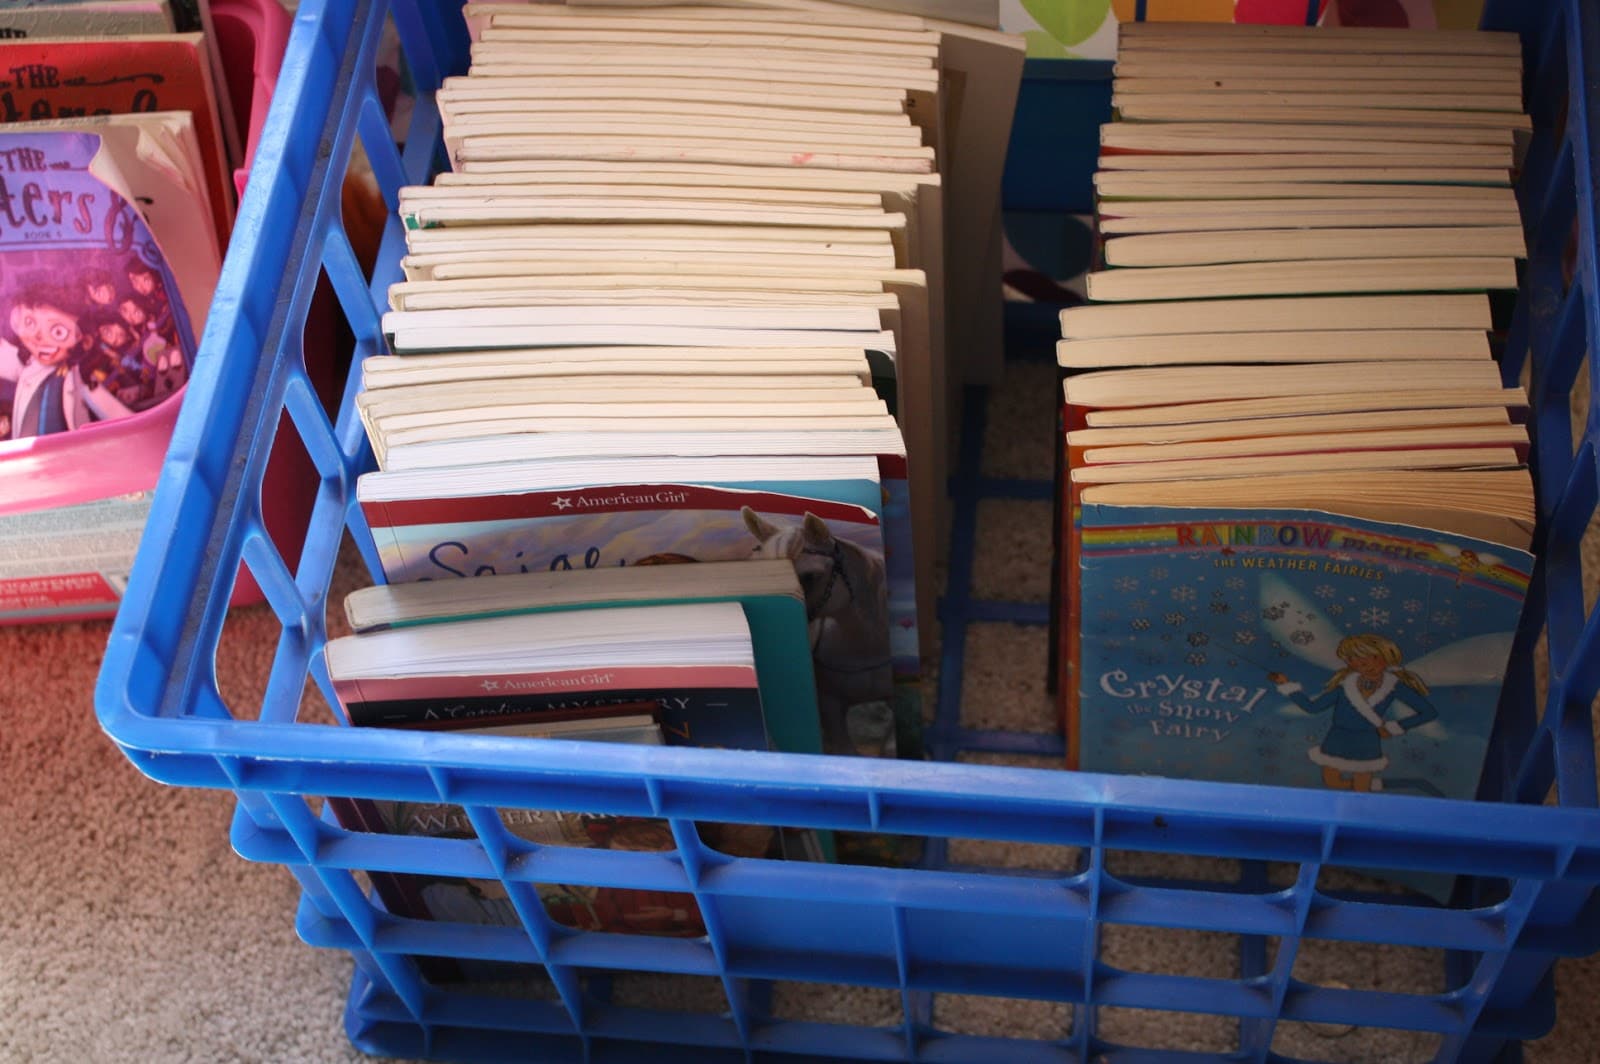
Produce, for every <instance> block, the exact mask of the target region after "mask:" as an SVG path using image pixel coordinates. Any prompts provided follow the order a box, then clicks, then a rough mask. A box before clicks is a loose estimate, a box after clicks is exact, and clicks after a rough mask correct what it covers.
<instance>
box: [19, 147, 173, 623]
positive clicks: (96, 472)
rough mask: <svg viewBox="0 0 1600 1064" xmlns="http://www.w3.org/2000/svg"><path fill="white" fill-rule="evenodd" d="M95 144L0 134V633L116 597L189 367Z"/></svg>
mask: <svg viewBox="0 0 1600 1064" xmlns="http://www.w3.org/2000/svg"><path fill="white" fill-rule="evenodd" d="M101 147H102V145H101V138H100V137H99V136H98V135H96V134H94V133H83V132H69V131H61V130H56V131H48V132H39V133H29V134H23V133H6V134H0V621H4V620H12V619H17V618H20V617H30V618H32V617H49V616H77V615H80V614H82V613H91V612H94V611H95V610H96V609H99V608H103V607H104V606H106V605H108V604H114V603H115V602H116V601H117V600H118V599H119V598H120V596H121V591H122V586H123V581H125V580H126V576H127V568H128V565H129V564H130V563H131V558H132V553H133V549H134V547H135V546H136V545H137V542H138V539H139V536H140V534H141V532H142V530H143V524H144V518H145V516H146V514H147V513H148V512H149V506H150V492H151V489H153V488H154V487H155V480H156V475H157V473H158V471H159V469H160V465H161V459H162V457H163V455H164V454H165V452H166V447H167V441H168V439H169V438H170V436H171V433H172V425H173V421H174V419H175V417H176V416H177V409H178V402H179V397H180V396H181V395H182V392H183V388H184V385H185V383H186V382H187V380H188V375H189V367H190V366H191V365H192V363H193V359H194V352H195V338H194V334H193V330H192V329H191V327H190V322H189V319H188V316H187V315H186V314H185V312H184V308H183V301H182V299H181V298H179V296H178V288H177V284H176V282H175V281H174V279H173V275H172V273H171V271H170V270H169V269H168V268H167V264H166V261H165V259H164V258H163V256H162V253H161V249H160V247H159V246H158V245H157V243H156V240H155V238H154V237H153V236H152V234H151V233H150V230H149V228H148V227H147V226H146V224H145V222H144V219H143V218H142V217H141V215H140V213H139V212H138V211H137V210H135V209H134V208H133V207H132V206H131V205H130V204H129V203H128V201H127V200H126V199H125V198H124V197H123V196H122V194H121V193H120V192H119V191H118V190H116V189H114V188H113V187H112V186H111V185H110V184H108V183H107V182H106V181H105V180H102V178H101V177H100V176H98V173H97V172H96V171H95V170H94V169H91V167H92V164H94V163H95V162H96V158H97V156H98V155H99V153H100V151H101Z"/></svg>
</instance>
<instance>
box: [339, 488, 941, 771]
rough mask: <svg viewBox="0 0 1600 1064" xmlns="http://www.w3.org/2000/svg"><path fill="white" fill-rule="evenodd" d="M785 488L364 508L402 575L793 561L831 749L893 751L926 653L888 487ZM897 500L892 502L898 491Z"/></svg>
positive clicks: (576, 494) (392, 576) (640, 491)
mask: <svg viewBox="0 0 1600 1064" xmlns="http://www.w3.org/2000/svg"><path fill="white" fill-rule="evenodd" d="M903 483H904V482H903V480H902V481H901V485H902V486H903ZM783 487H784V485H722V486H705V485H665V484H651V485H633V486H616V487H604V488H587V489H586V488H576V489H570V490H561V491H550V492H530V493H526V494H521V495H502V496H480V497H473V498H451V499H423V500H415V501H409V502H389V503H365V504H363V512H364V514H365V515H366V518H367V521H368V523H369V525H370V526H371V528H372V530H373V535H374V539H375V541H376V543H377V546H378V553H379V557H380V559H381V561H382V563H383V568H384V574H385V576H386V577H387V579H388V580H390V581H391V582H407V581H412V580H424V579H449V578H462V577H473V576H483V575H489V574H493V573H502V572H504V573H511V572H541V571H563V570H574V569H594V568H600V567H605V566H616V565H661V564H679V563H685V562H704V561H734V560H742V559H753V558H787V559H789V560H791V561H792V562H793V563H794V566H795V571H796V575H797V576H798V577H799V580H800V585H801V588H802V590H803V592H804V594H805V605H806V618H807V622H808V636H809V639H810V644H811V648H812V659H813V667H814V672H815V677H816V686H817V698H818V703H819V711H820V713H821V717H822V725H823V737H824V744H825V746H826V747H827V748H828V749H830V750H834V751H841V752H842V751H845V750H851V751H854V752H863V753H865V752H874V753H880V754H882V753H890V752H892V751H893V750H894V749H895V743H896V741H897V734H896V732H897V728H896V724H897V721H898V720H899V719H900V718H901V717H903V716H904V715H905V714H904V711H903V710H900V709H899V706H898V702H900V701H903V700H904V699H905V697H908V689H910V688H911V687H913V686H914V684H912V683H901V684H897V683H896V682H895V681H896V678H897V675H898V676H900V677H902V678H914V677H915V676H916V675H917V672H918V668H919V658H918V648H917V633H916V604H915V588H914V587H907V586H900V587H893V588H891V584H892V583H893V582H894V581H895V580H896V579H899V580H902V581H903V580H905V579H906V578H907V577H909V575H910V574H909V572H902V571H901V570H902V567H901V566H895V567H894V568H891V565H890V562H889V560H888V559H886V558H885V537H884V531H883V525H882V524H881V523H880V520H879V513H880V511H881V510H882V509H883V508H884V507H885V500H884V493H885V488H883V487H880V486H879V485H878V484H873V483H869V482H854V481H851V482H840V483H837V484H827V483H824V482H807V483H805V485H804V490H806V491H807V492H809V493H810V494H809V495H807V496H802V495H798V494H794V493H793V492H785V491H782V490H776V489H781V488H783ZM793 487H799V485H794V486H793ZM889 496H890V504H891V505H893V504H895V502H896V500H895V498H894V489H893V488H890V489H889ZM901 524H902V525H903V524H904V522H901ZM897 553H898V552H897ZM906 561H907V562H909V558H907V559H906ZM897 688H898V690H897Z"/></svg>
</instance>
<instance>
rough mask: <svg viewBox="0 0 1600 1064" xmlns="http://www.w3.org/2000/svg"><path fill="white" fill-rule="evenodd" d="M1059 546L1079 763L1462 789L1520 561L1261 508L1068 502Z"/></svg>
mask: <svg viewBox="0 0 1600 1064" xmlns="http://www.w3.org/2000/svg"><path fill="white" fill-rule="evenodd" d="M1078 535H1079V550H1078V556H1079V563H1078V577H1079V581H1080V615H1081V616H1080V628H1081V651H1080V653H1081V657H1080V661H1079V692H1078V693H1079V737H1080V743H1081V748H1080V762H1079V763H1080V766H1081V767H1082V768H1083V769H1085V770H1087V771H1095V772H1116V773H1132V774H1140V775H1157V776H1173V777H1180V778H1185V779H1203V780H1214V781H1222V782H1233V783H1264V784H1274V785H1280V786H1293V787H1319V788H1326V789H1329V790H1335V791H1348V792H1362V793H1376V792H1383V793H1388V794H1411V795H1426V796H1432V797H1448V798H1457V799H1471V798H1472V797H1473V796H1474V795H1475V794H1476V792H1477V787H1478V778H1479V774H1480V773H1481V772H1482V769H1483V764H1484V757H1485V754H1486V751H1487V749H1488V744H1489V736H1490V732H1491V731H1492V729H1493V727H1494V722H1495V713H1496V708H1497V706H1498V704H1499V699H1500V691H1501V686H1502V683H1503V681H1504V678H1505V670H1506V663H1507V660H1508V658H1509V655H1510V652H1511V643H1512V638H1513V635H1514V633H1515V631H1516V627H1517V620H1518V617H1519V616H1520V614H1521V611H1522V606H1523V600H1524V597H1525V596H1526V593H1527V589H1528V581H1529V576H1530V573H1531V572H1532V568H1533V557H1532V555H1531V554H1529V553H1528V552H1527V551H1526V550H1524V549H1521V548H1520V547H1517V546H1513V545H1511V544H1508V543H1505V542H1499V541H1490V540H1484V539H1480V538H1477V537H1474V536H1468V535H1462V534H1459V533H1453V532H1444V531H1436V530H1429V529H1424V528H1420V527H1416V526H1409V525H1403V524H1397V523H1393V522H1386V521H1374V520H1361V519H1358V518H1353V517H1346V516H1338V515H1334V514H1329V513H1326V512H1318V511H1311V510H1289V509H1268V508H1256V509H1243V510H1240V509H1233V510H1222V509H1210V508H1204V507H1201V508H1187V507H1185V508H1174V507H1148V506H1108V505H1093V504H1085V505H1084V506H1083V507H1082V511H1081V517H1080V521H1079V527H1078ZM1403 878H1405V879H1406V880H1407V881H1409V882H1411V883H1412V885H1413V886H1416V887H1417V888H1418V889H1422V890H1425V891H1428V892H1430V893H1434V892H1443V891H1444V890H1446V889H1447V887H1448V884H1443V883H1436V882H1434V880H1433V879H1432V878H1430V877H1417V878H1413V877H1409V876H1407V877H1403Z"/></svg>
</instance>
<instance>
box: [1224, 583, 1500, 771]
mask: <svg viewBox="0 0 1600 1064" xmlns="http://www.w3.org/2000/svg"><path fill="white" fill-rule="evenodd" d="M1260 595H1261V602H1262V604H1263V610H1262V628H1263V629H1264V630H1265V631H1266V633H1267V634H1268V636H1269V637H1271V638H1272V639H1273V640H1274V644H1273V645H1274V646H1275V647H1279V648H1281V654H1282V656H1284V657H1289V656H1293V657H1297V658H1300V659H1301V660H1303V661H1306V662H1309V663H1311V664H1313V665H1317V666H1319V667H1321V668H1323V669H1326V670H1329V671H1331V673H1332V675H1331V677H1330V678H1329V679H1328V680H1327V682H1326V683H1325V684H1324V685H1323V686H1322V688H1321V690H1320V691H1318V692H1317V693H1316V694H1315V695H1308V694H1307V693H1306V692H1305V690H1304V689H1303V687H1302V686H1301V685H1300V684H1299V683H1297V682H1295V681H1294V680H1293V679H1292V678H1291V677H1289V676H1288V675H1287V674H1285V673H1284V672H1282V671H1281V668H1282V667H1281V666H1271V665H1265V666H1264V668H1265V671H1267V678H1268V679H1269V680H1270V681H1271V682H1273V683H1274V684H1276V685H1277V687H1278V693H1279V694H1281V695H1283V696H1284V697H1285V698H1287V699H1288V700H1289V701H1290V702H1291V703H1292V704H1293V706H1294V707H1295V708H1296V709H1298V710H1300V711H1302V712H1306V713H1313V714H1320V713H1330V712H1331V714H1332V716H1331V718H1330V720H1329V726H1328V731H1327V733H1326V735H1325V736H1324V738H1323V740H1322V742H1321V743H1319V744H1318V745H1316V746H1314V747H1312V748H1311V749H1310V750H1309V751H1307V755H1308V756H1309V757H1310V759H1311V761H1312V762H1313V763H1315V764H1317V765H1318V766H1320V767H1321V769H1322V781H1323V783H1324V785H1326V786H1328V787H1330V788H1334V789H1338V790H1354V791H1379V790H1385V791H1397V790H1404V791H1409V792H1411V793H1414V794H1427V795H1434V796H1438V795H1440V794H1441V793H1442V792H1441V790H1440V788H1439V786H1438V785H1437V784H1435V783H1434V782H1432V781H1430V780H1427V779H1423V778H1420V777H1417V778H1390V779H1388V780H1384V779H1383V778H1382V777H1381V775H1380V774H1381V773H1383V772H1384V770H1385V769H1387V768H1388V766H1389V757H1388V755H1387V753H1386V752H1385V750H1384V747H1385V745H1386V744H1389V743H1392V742H1393V741H1394V740H1397V739H1400V738H1402V737H1403V736H1407V735H1411V734H1413V733H1417V734H1419V735H1420V736H1423V737H1426V738H1429V739H1433V740H1437V741H1441V742H1452V741H1455V739H1454V737H1455V735H1456V733H1458V732H1459V733H1462V734H1463V735H1464V734H1465V732H1466V731H1472V730H1475V728H1476V724H1475V723H1473V722H1471V721H1469V720H1467V719H1461V720H1456V721H1453V722H1452V721H1451V720H1450V718H1449V716H1448V714H1441V713H1440V711H1439V709H1438V707H1437V706H1435V705H1434V700H1435V699H1436V698H1438V697H1439V695H1438V694H1437V693H1436V692H1437V690H1438V689H1439V688H1471V687H1494V688H1498V687H1499V686H1500V684H1501V682H1502V680H1503V678H1504V675H1505V665H1506V660H1507V658H1508V657H1509V656H1510V653H1511V640H1512V636H1513V634H1514V633H1512V632H1510V631H1504V632H1488V633H1484V634H1481V635H1474V636H1468V637H1466V638H1463V639H1459V640H1456V641H1455V642H1452V643H1448V644H1446V645H1444V646H1439V647H1437V648H1435V649H1433V650H1430V651H1429V653H1427V654H1425V655H1423V656H1422V657H1420V658H1417V659H1415V660H1413V661H1410V662H1406V660H1405V654H1404V652H1403V651H1402V650H1401V647H1400V644H1399V643H1398V642H1397V641H1396V639H1395V638H1391V637H1390V636H1386V635H1382V634H1379V633H1376V632H1373V631H1370V630H1369V631H1366V632H1363V633H1360V634H1357V635H1349V636H1347V635H1346V634H1345V633H1344V632H1342V631H1340V630H1339V628H1338V627H1337V626H1336V625H1335V624H1333V623H1332V621H1331V620H1330V619H1329V617H1328V614H1327V612H1326V611H1324V610H1323V609H1321V608H1320V607H1319V606H1317V605H1316V604H1314V603H1312V602H1310V601H1308V600H1307V599H1306V598H1304V597H1303V596H1302V595H1300V593H1299V592H1297V591H1295V590H1294V588H1292V587H1290V586H1289V584H1288V583H1287V582H1286V581H1284V580H1282V579H1281V578H1278V577H1276V576H1267V577H1263V578H1262V581H1261V590H1260ZM1416 605H1417V607H1418V609H1419V610H1420V609H1421V603H1420V602H1419V603H1417V604H1416ZM1380 612H1381V611H1380ZM1372 619H1373V620H1377V619H1378V618H1377V616H1376V614H1374V615H1373V616H1372ZM1369 623H1370V622H1369ZM1380 623H1381V622H1380ZM1436 623H1438V624H1441V625H1442V624H1446V623H1451V622H1449V621H1447V620H1444V619H1441V620H1439V621H1438V622H1436ZM1397 634H1398V633H1397ZM1235 653H1236V656H1237V657H1240V658H1243V659H1244V660H1249V661H1252V663H1254V664H1257V665H1258V666H1262V665H1263V663H1261V662H1256V661H1254V659H1251V658H1246V657H1245V655H1243V654H1238V653H1237V652H1235ZM1444 704H1445V707H1446V709H1449V703H1448V702H1445V703H1444ZM1286 708H1287V707H1286ZM1289 712H1293V710H1290V711H1289ZM1447 724H1448V725H1449V727H1448V728H1447V727H1446V725H1447ZM1419 729H1422V730H1421V731H1420V732H1419Z"/></svg>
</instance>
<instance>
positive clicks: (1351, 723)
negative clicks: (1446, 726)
mask: <svg viewBox="0 0 1600 1064" xmlns="http://www.w3.org/2000/svg"><path fill="white" fill-rule="evenodd" d="M1335 653H1336V654H1337V655H1338V657H1339V660H1340V661H1342V662H1343V663H1344V667H1343V668H1342V669H1340V670H1339V671H1338V672H1336V673H1334V674H1333V676H1332V677H1331V678H1330V679H1329V680H1328V682H1327V684H1325V685H1324V686H1323V688H1322V690H1321V691H1320V692H1318V693H1317V695H1316V696H1315V697H1311V696H1309V695H1307V694H1306V693H1305V689H1304V688H1302V687H1301V686H1300V685H1299V684H1298V683H1295V682H1294V681H1292V680H1290V679H1289V677H1287V676H1285V675H1284V674H1283V673H1281V672H1274V673H1269V674H1268V676H1267V678H1268V679H1269V680H1271V681H1272V682H1273V683H1275V684H1277V685H1278V693H1279V694H1281V695H1283V696H1284V697H1285V698H1287V699H1289V700H1290V701H1292V702H1293V703H1294V704H1295V705H1296V706H1298V707H1300V709H1302V710H1304V711H1305V712H1307V713H1326V712H1328V711H1329V710H1332V712H1333V717H1332V719H1331V720H1330V721H1329V725H1328V732H1327V734H1326V735H1325V736H1324V737H1323V739H1322V742H1321V743H1320V744H1319V745H1317V746H1314V747H1312V748H1311V749H1310V751H1308V756H1309V757H1310V758H1311V760H1312V761H1313V762H1314V763H1316V764H1317V765H1320V766H1321V767H1322V782H1323V784H1324V785H1325V786H1327V787H1331V788H1333V789H1335V790H1345V791H1350V790H1354V791H1375V790H1382V789H1383V781H1382V780H1381V779H1380V778H1379V776H1378V773H1380V772H1382V771H1383V770H1384V769H1385V768H1387V767H1388V766H1389V758H1388V756H1387V755H1386V754H1384V752H1383V742H1384V740H1385V739H1393V738H1395V737H1396V736H1400V735H1404V734H1405V733H1406V732H1408V731H1411V730H1412V729H1414V728H1420V727H1422V726H1423V725H1424V724H1427V723H1428V722H1429V721H1432V720H1435V719H1437V718H1438V716H1439V711H1438V710H1437V709H1435V708H1434V706H1433V703H1432V702H1430V701H1429V700H1428V685H1427V684H1426V683H1424V682H1423V680H1422V678H1421V677H1420V676H1418V675H1417V674H1416V673H1414V672H1412V671H1410V670H1409V669H1406V668H1404V667H1402V665H1401V662H1402V660H1403V656H1402V655H1401V653H1400V648H1399V646H1397V645H1396V644H1395V642H1394V640H1392V639H1389V638H1387V637H1385V636H1381V635H1378V634H1376V633H1373V632H1366V633H1363V634H1361V635H1352V636H1347V637H1345V638H1344V639H1341V640H1340V641H1339V645H1338V647H1337V649H1336V650H1335ZM1396 700H1398V701H1401V702H1404V703H1405V705H1407V706H1408V707H1410V709H1411V711H1412V712H1411V715H1410V716H1407V717H1404V718H1391V717H1390V715H1389V713H1390V709H1391V707H1392V706H1393V704H1394V703H1395V701H1396Z"/></svg>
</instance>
